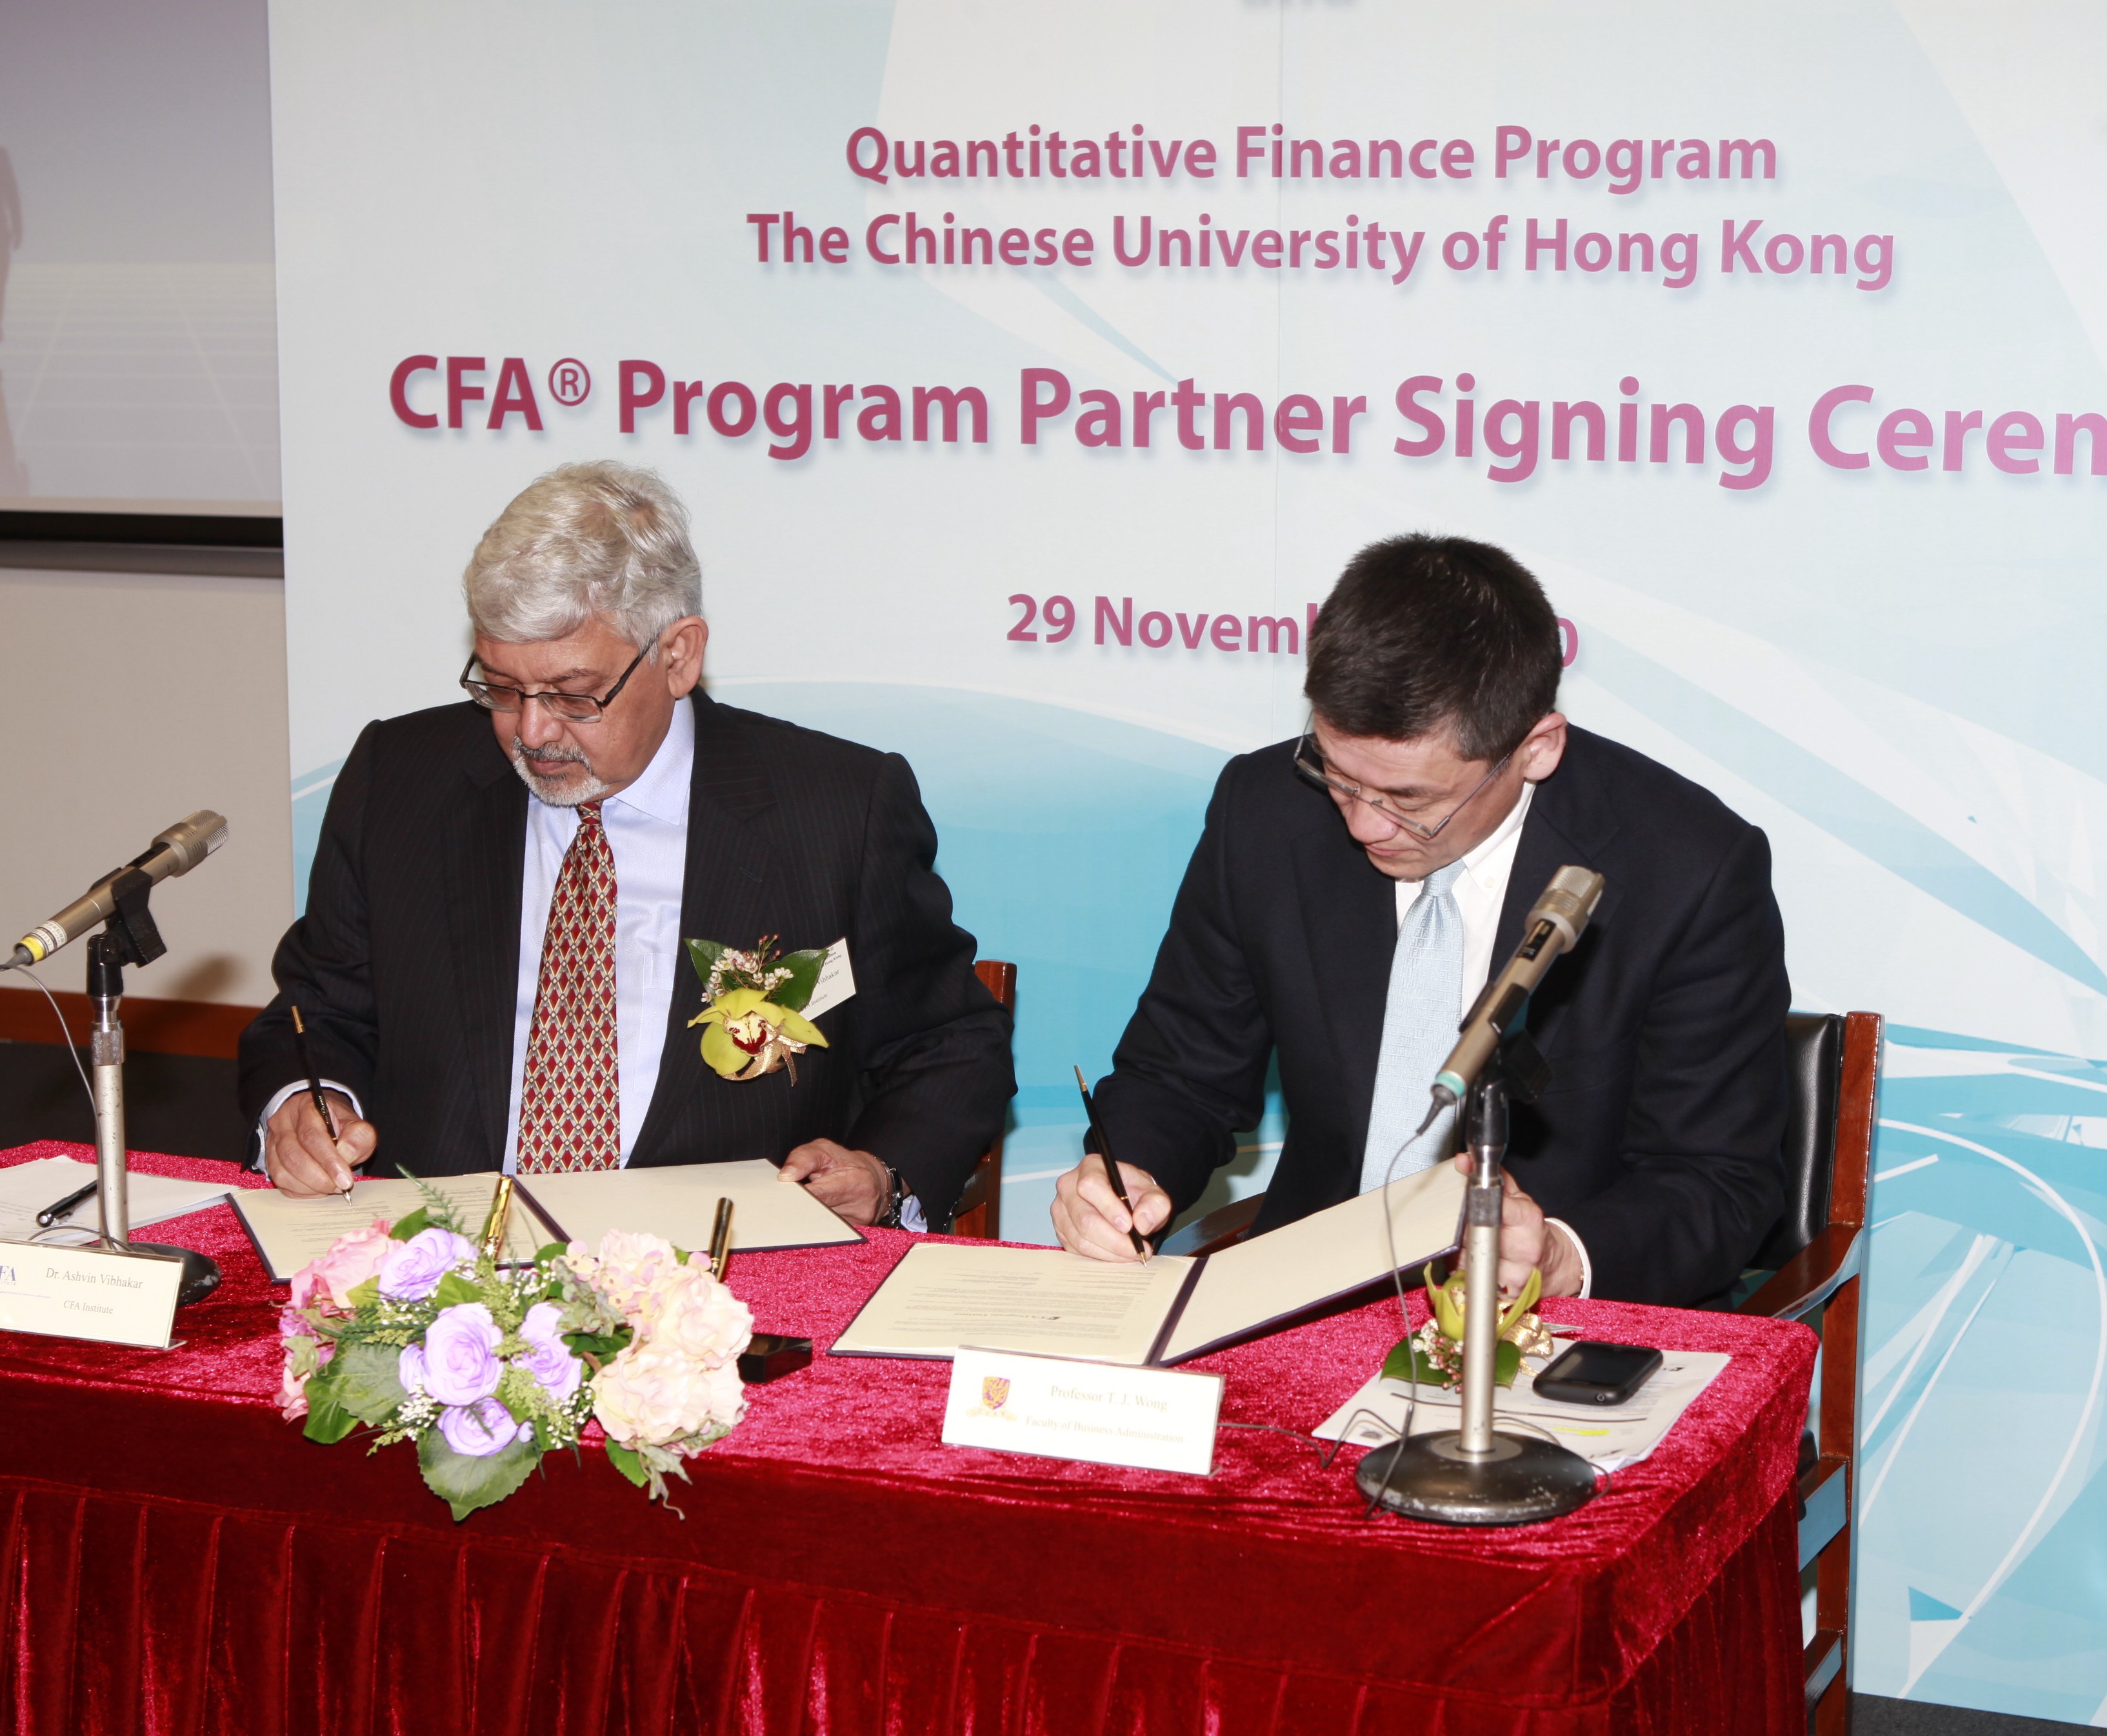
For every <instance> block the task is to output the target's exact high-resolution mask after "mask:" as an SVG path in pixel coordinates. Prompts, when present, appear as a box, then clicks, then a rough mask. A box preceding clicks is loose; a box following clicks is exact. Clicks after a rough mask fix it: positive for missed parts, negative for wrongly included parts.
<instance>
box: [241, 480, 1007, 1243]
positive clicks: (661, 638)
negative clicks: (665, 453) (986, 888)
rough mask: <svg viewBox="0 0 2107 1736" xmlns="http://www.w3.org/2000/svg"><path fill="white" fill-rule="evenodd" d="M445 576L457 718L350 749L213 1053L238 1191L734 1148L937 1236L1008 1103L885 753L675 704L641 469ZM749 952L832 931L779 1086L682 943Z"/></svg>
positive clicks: (675, 627) (909, 794)
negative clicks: (825, 977)
mask: <svg viewBox="0 0 2107 1736" xmlns="http://www.w3.org/2000/svg"><path fill="white" fill-rule="evenodd" d="M463 588H464V590H465V593H466V597H467V603H468V613H469V622H470V624H471V626H472V627H473V629H474V645H475V650H474V655H473V656H472V657H471V658H470V659H469V662H468V665H467V667H466V668H464V669H463V671H462V672H461V686H463V687H464V688H465V690H467V694H468V703H466V704H455V705H447V706H442V707H440V708H437V709H435V710H431V711H424V712H416V713H411V715H409V716H407V717H395V718H391V719H389V720H387V721H385V722H375V723H372V724H369V725H368V726H366V730H365V731H363V733H362V734H361V735H360V736H359V739H358V742H357V745H356V746H355V747H353V749H352V751H351V753H350V756H349V758H347V759H346V760H345V762H344V769H343V771H341V772H339V774H338V776H337V780H336V784H335V789H333V790H332V792H331V794H330V805H329V812H328V816H327V817H326V819H325V820H324V821H323V823H322V833H321V841H320V844H319V846H318V848H317V852H316V855H315V862H314V869H313V873H312V878H311V879H310V881H309V885H308V904H307V911H306V914H305V915H303V916H302V917H301V918H300V920H299V921H297V922H295V923H294V924H293V926H292V929H290V931H289V932H288V933H287V934H286V936H285V940H284V941H283V942H281V944H280V946H279V948H278V953H277V957H276V960H275V963H274V970H275V973H276V978H277V982H278V988H279V992H278V996H277V998H276V1000H275V1001H272V1004H271V1005H270V1006H268V1007H267V1008H266V1009H265V1010H264V1011H263V1013H262V1014H260V1015H259V1016H258V1019H256V1021H255V1023H254V1024H252V1025H251V1026H250V1027H249V1029H248V1031H247V1032H245V1034H244V1035H243V1037H242V1041H241V1091H242V1095H243V1100H244V1103H245V1107H246V1108H247V1109H248V1110H249V1113H251V1114H253V1115H254V1117H255V1118H256V1120H257V1125H258V1146H259V1157H260V1161H261V1162H262V1163H263V1167H264V1168H265V1169H266V1170H267V1172H268V1173H269V1175H270V1176H271V1179H272V1181H273V1182H275V1183H276V1185H278V1186H279V1187H280V1188H281V1189H283V1190H285V1191H286V1192H287V1193H291V1194H321V1193H327V1192H332V1191H336V1190H341V1189H343V1188H344V1187H347V1186H348V1185H349V1182H350V1179H351V1176H352V1173H353V1171H355V1170H357V1169H358V1168H359V1167H361V1166H365V1167H366V1168H368V1169H369V1170H374V1169H386V1170H393V1169H395V1168H397V1167H398V1166H399V1167H400V1168H401V1169H402V1170H403V1171H407V1172H410V1173H411V1174H415V1175H420V1176H433V1175H448V1174H462V1173H467V1172H474V1171H478V1170H495V1169H499V1168H503V1169H505V1170H507V1171H510V1172H519V1173H524V1174H532V1173H535V1172H543V1171H549V1170H577V1169H592V1168H608V1167H615V1166H617V1165H626V1164H631V1163H635V1164H656V1163H715V1162H721V1161H727V1160H730V1159H735V1158H757V1157H760V1158H768V1159H770V1161H771V1162H778V1163H782V1164H783V1166H784V1171H785V1173H786V1175H788V1176H791V1177H793V1178H796V1179H799V1180H802V1181H805V1182H806V1185H809V1186H810V1188H811V1190H812V1192H813V1193H814V1194H816V1195H818V1196H819V1197H820V1199H824V1201H825V1202H826V1203H828V1204H829V1205H830V1206H832V1207H833V1208H834V1209H835V1210H836V1211H838V1212H841V1213H842V1216H844V1217H847V1218H848V1219H850V1220H851V1221H853V1222H856V1223H874V1222H877V1223H887V1222H903V1221H904V1222H905V1223H906V1224H907V1225H908V1226H909V1227H910V1228H913V1227H919V1226H922V1225H923V1224H925V1223H927V1224H930V1225H933V1226H941V1225H942V1224H944V1223H945V1222H946V1221H948V1219H949V1217H950V1212H951V1209H952V1207H953V1206H954V1204H955V1202H956V1200H957V1199H958V1195H959V1190H960V1189H961V1188H962V1186H963V1185H964V1182H965V1181H966V1178H967V1177H968V1176H969V1175H970V1174H971V1172H972V1170H973V1165H974V1163H975V1162H976V1160H977V1158H978V1156H979V1154H980V1153H981V1152H982V1150H984V1149H986V1146H987V1145H988V1144H989V1143H990V1141H991V1140H992V1139H993V1137H994V1136H995V1133H996V1132H997V1131H998V1130H999V1128H1000V1125H1001V1122H1002V1117H1003V1112H1004V1105H1005V1104H1007V1102H1008V1101H1009V1097H1010V1095H1011V1094H1012V1092H1013V1090H1014V1078H1013V1073H1012V1071H1011V1067H1010V1059H1009V1015H1008V1014H1006V1013H1005V1012H1004V1010H1002V1008H1001V1007H1000V1006H999V1005H997V1004H996V1003H995V1000H994V999H993V997H992V996H990V995H989V994H988V992H987V991H986V989H984V988H982V987H981V985H980V983H979V982H978V980H977V978H975V976H974V975H973V937H972V936H971V935H969V934H968V933H965V932H964V930H962V929H959V928H958V927H957V926H956V925H955V924H954V923H953V922H952V921H951V920H950V917H951V901H950V893H948V892H947V891H946V888H945V887H944V884H943V882H942V881H941V880H940V879H938V878H937V875H936V874H935V873H934V871H933V870H932V863H933V861H934V859H935V856H936V849H937V838H936V832H935V830H934V828H933V827H932V825H931V824H930V821H929V818H928V815H927V814H926V813H925V812H923V807H922V803H921V799H920V797H919V794H918V793H917V790H916V789H915V785H914V774H913V773H912V772H911V771H910V770H909V769H908V767H907V764H906V762H905V761H904V760H902V759H901V758H899V757H898V756H897V755H896V754H886V753H877V752H875V751H874V750H873V749H869V748H863V747H858V746H856V745H854V744H851V743H848V742H845V741H839V740H835V739H833V738H832V737H830V736H826V735H818V734H815V732H813V731H809V730H803V729H799V728H797V727H796V726H793V725H791V724H788V723H783V722H777V721H776V720H775V719H773V718H769V717H760V716H757V715H756V714H754V713H750V712H743V711H737V710H734V709H732V708H730V707H728V706H724V705H719V704H716V703H715V702H714V701H712V699H709V698H708V695H704V694H703V692H702V691H701V690H700V689H699V687H698V686H697V682H698V681H699V679H700V677H701V675H702V670H703V649H704V647H705V646H706V645H708V641H709V628H708V625H707V624H706V623H704V622H703V618H702V614H701V608H702V575H701V571H700V569H699V566H698V565H697V564H696V560H695V555H694V550H693V548H692V547H691V546H690V542H689V538H688V530H687V515H686V513H685V510H683V509H682V507H681V503H680V501H679V500H678V499H677V498H676V497H675V496H674V495H673V493H672V491H671V490H670V489H668V488H667V487H666V485H665V483H663V482H662V481H661V480H660V479H658V477H657V476H655V475H654V474H651V473H650V472H649V471H646V470H636V469H633V468H631V467H629V466H627V465H620V464H616V463H613V462H600V463H593V464H570V465H562V466H560V467H559V468H558V469H556V470H551V471H550V472H549V473H548V474H546V475H545V476H543V477H541V478H540V479H537V481H536V482H534V483H532V485H530V486H529V487H528V488H527V489H526V490H525V492H523V493H522V494H521V495H520V496H519V497H518V498H517V499H516V500H514V501H513V502H512V503H511V505H510V506H507V507H506V508H505V510H504V512H503V513H501V515H499V517H498V519H497V520H496V523H494V524H492V525H491V527H490V528H489V529H488V530H487V531H486V532H485V533H484V534H483V540H482V542H480V543H479V544H478V546H477V548H476V551H475V554H474V557H473V558H472V559H471V560H469V564H468V569H467V572H466V573H465V577H464V580H463ZM515 774H516V775H515ZM763 937H773V938H775V944H777V945H779V947H781V948H782V949H783V950H784V951H786V952H788V951H796V950H800V949H803V948H807V947H814V948H824V947H829V946H833V945H836V944H837V943H838V944H839V946H840V947H841V948H842V950H843V951H844V953H845V955H846V958H847V963H848V967H849V974H850V975H851V976H852V978H853V982H854V992H853V994H852V995H851V996H848V997H847V998H846V999H843V1000H842V1001H839V1002H838V1004H835V1005H832V1006H831V1007H830V1008H829V1010H825V1011H824V1012H822V1013H820V1014H818V1015H817V1019H816V1023H817V1024H818V1026H819V1028H820V1030H821V1032H822V1033H823V1034H824V1037H825V1039H826V1042H825V1046H817V1045H815V1046H812V1047H811V1048H809V1049H808V1050H806V1051H805V1052H804V1053H803V1054H802V1055H799V1056H798V1057H797V1061H796V1067H795V1071H794V1073H793V1072H792V1071H791V1070H790V1069H788V1068H783V1069H779V1070H775V1071H771V1072H769V1073H765V1074H760V1075H758V1076H757V1077H737V1078H726V1077H721V1076H720V1075H719V1073H717V1072H716V1071H714V1070H712V1068H710V1067H708V1066H707V1065H705V1064H704V1063H703V1059H702V1057H701V1055H700V1053H699V1044H698V1041H697V1033H696V1032H694V1031H692V1030H690V1029H689V1028H688V1025H689V1022H690V1019H692V1018H693V1017H694V1014H696V1012H697V1011H698V1010H699V1009H700V1007H701V1005H702V1004H703V984H702V983H701V981H700V980H699V978H698V977H697V976H696V974H695V973H694V970H693V969H690V966H689V964H688V962H687V959H686V956H685V954H686V947H685V942H686V941H687V940H690V939H697V938H700V939H709V940H714V941H718V942H724V943H726V944H727V945H729V946H732V947H741V948H750V947H753V946H754V945H755V944H756V943H757V942H758V941H759V940H761V938H763ZM295 1007H297V1008H298V1009H299V1012H300V1015H301V1018H302V1019H303V1021H304V1023H305V1025H306V1028H307V1032H308V1045H309V1047H310V1050H311V1051H312V1057H313V1061H314V1065H315V1068H316V1070H317V1073H319V1074H320V1075H321V1077H323V1079H324V1081H325V1083H326V1094H325V1095H326V1096H328V1097H330V1098H332V1099H333V1102H332V1104H331V1113H332V1118H333V1120H334V1121H335V1137H334V1138H332V1136H331V1134H330V1129H329V1127H327V1126H326V1125H325V1123H324V1122H323V1119H322V1117H321V1113H319V1111H318V1110H317V1108H316V1105H315V1103H314V1100H313V1097H312V1094H311V1093H310V1092H309V1091H308V1089H307V1088H306V1074H305V1070H304V1069H303V1067H302V1066H301V1065H300V1063H299V1052H298V1049H297V1046H296V1044H295V1041H294V1029H293V1009H294V1008H295Z"/></svg>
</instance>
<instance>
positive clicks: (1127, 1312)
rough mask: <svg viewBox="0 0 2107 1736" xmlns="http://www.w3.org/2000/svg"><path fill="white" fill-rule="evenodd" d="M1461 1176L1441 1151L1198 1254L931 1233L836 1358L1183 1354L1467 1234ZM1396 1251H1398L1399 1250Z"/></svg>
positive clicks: (1135, 1358)
mask: <svg viewBox="0 0 2107 1736" xmlns="http://www.w3.org/2000/svg"><path fill="white" fill-rule="evenodd" d="M1463 1188H1464V1180H1463V1177H1462V1175H1461V1174H1459V1173H1458V1171H1457V1169H1456V1167H1455V1166H1454V1165H1453V1164H1449V1163H1440V1164H1437V1165H1435V1167H1433V1168H1432V1169H1430V1170H1425V1171H1422V1172H1421V1173H1419V1174H1418V1175H1416V1176H1405V1177H1404V1178H1403V1179H1402V1180H1400V1181H1396V1182H1395V1183H1393V1184H1392V1185H1391V1186H1390V1190H1388V1195H1387V1203H1388V1208H1389V1212H1390V1228H1391V1233H1390V1235H1386V1234H1385V1233H1384V1229H1383V1212H1384V1207H1385V1199H1386V1196H1385V1194H1384V1193H1383V1192H1382V1191H1381V1190H1377V1192H1375V1193H1372V1194H1361V1195H1360V1196H1359V1197H1358V1198H1357V1199H1349V1200H1347V1201H1346V1202H1345V1203H1343V1204H1340V1205H1336V1206H1332V1207H1331V1208H1328V1210H1326V1211H1323V1212H1315V1213H1314V1214H1312V1215H1311V1216H1310V1217H1305V1218H1302V1219H1300V1220H1298V1221H1296V1222H1295V1223H1292V1224H1287V1225H1285V1226H1283V1227H1282V1228H1280V1229H1278V1230H1273V1231H1272V1232H1270V1233H1269V1234H1268V1235H1262V1236H1256V1237H1254V1238H1252V1239H1251V1240H1249V1241H1247V1242H1240V1243H1238V1244H1237V1245H1236V1246H1235V1247H1233V1248H1224V1249H1223V1250H1222V1252H1221V1253H1214V1254H1202V1255H1201V1256H1200V1257H1198V1258H1197V1259H1180V1258H1179V1257H1175V1256H1166V1255H1158V1256H1157V1257H1156V1258H1155V1259H1153V1260H1151V1261H1149V1262H1148V1263H1147V1264H1146V1265H1127V1264H1125V1263H1121V1264H1117V1265H1115V1264H1112V1263H1111V1262H1106V1261H1100V1260H1091V1259H1086V1258H1085V1257H1083V1256H1082V1255H1080V1254H1071V1253H1067V1251H1066V1250H1065V1249H1062V1248H1004V1247H1000V1246H997V1245H995V1244H982V1245H976V1244H971V1243H947V1242H923V1243H918V1244H916V1245H915V1246H914V1248H910V1250H909V1251H908V1253H907V1256H906V1257H905V1259H903V1260H902V1261H901V1262H900V1264H899V1265H897V1266H895V1267H894V1268H893V1269H892V1275H890V1276H889V1277H887V1279H886V1280H885V1282H884V1283H883V1284H880V1285H879V1286H878V1289H877V1292H876V1293H874V1295H873V1296H872V1297H871V1298H870V1300H869V1302H865V1304H864V1306H863V1310H862V1311H861V1312H860V1314H858V1315H856V1319H855V1320H851V1322H850V1323H849V1326H848V1329H847V1331H846V1332H844V1333H842V1335H841V1336H840V1337H839V1338H837V1339H835V1341H834V1346H833V1355H835V1356H933V1357H940V1358H948V1357H950V1356H951V1355H952V1354H953V1353H954V1352H955V1351H957V1350H959V1348H960V1347H963V1346H972V1347H974V1348H976V1349H983V1350H1012V1351H1031V1352H1032V1353H1033V1354H1035V1355H1037V1356H1074V1357H1078V1358H1081V1359H1083V1360H1088V1361H1092V1362H1117V1363H1125V1364H1130V1365H1139V1364H1143V1363H1172V1362H1184V1361H1185V1360H1188V1359H1189V1358H1191V1357H1193V1356H1205V1355H1206V1353H1207V1352H1208V1351H1214V1350H1220V1349H1221V1348H1222V1347H1224V1345H1228V1344H1233V1343H1235V1342H1238V1341H1239V1340H1241V1339H1244V1338H1257V1337H1260V1335H1262V1334H1263V1333H1267V1332H1269V1331H1272V1330H1274V1329H1276V1328H1278V1327H1280V1326H1283V1325H1286V1324H1288V1323H1290V1322H1291V1321H1292V1320H1295V1319H1296V1317H1297V1316H1299V1315H1304V1314H1306V1313H1309V1312H1310V1311H1312V1310H1314V1309H1317V1308H1320V1307H1323V1306H1325V1305H1326V1304H1328V1303H1330V1302H1339V1301H1341V1300H1343V1299H1344V1298H1346V1297H1348V1296H1350V1295H1351V1294H1353V1293H1355V1291H1358V1290H1362V1289H1366V1288H1368V1286H1369V1285H1371V1284H1379V1283H1382V1282H1384V1281H1386V1280H1388V1279H1389V1277H1390V1274H1391V1272H1392V1271H1395V1270H1398V1269H1400V1268H1401V1269H1403V1270H1404V1271H1413V1270H1415V1269H1416V1268H1417V1267H1418V1266H1421V1265H1422V1264H1423V1263H1424V1262H1426V1261H1428V1260H1431V1259H1435V1258H1437V1257H1440V1256H1442V1255H1444V1254H1449V1253H1454V1252H1455V1251H1456V1248H1458V1245H1459V1244H1460V1242H1461V1231H1462V1216H1463ZM1393 1248H1395V1259H1393V1257H1392V1249H1393Z"/></svg>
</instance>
